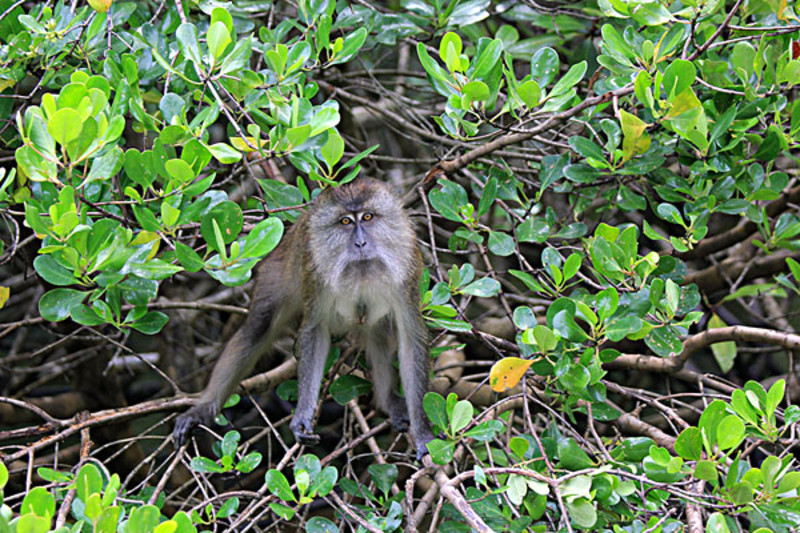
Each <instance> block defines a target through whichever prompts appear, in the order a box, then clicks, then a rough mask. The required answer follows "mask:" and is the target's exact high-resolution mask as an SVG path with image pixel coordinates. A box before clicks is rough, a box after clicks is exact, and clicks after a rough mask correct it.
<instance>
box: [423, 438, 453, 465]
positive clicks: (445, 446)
mask: <svg viewBox="0 0 800 533" xmlns="http://www.w3.org/2000/svg"><path fill="white" fill-rule="evenodd" d="M426 447H427V448H428V452H429V453H430V454H431V459H432V460H433V462H434V463H436V464H437V465H446V464H448V463H449V462H450V461H452V460H453V453H454V452H455V450H456V443H455V442H452V441H446V440H441V439H433V440H432V441H430V442H429V443H428V444H427V445H426Z"/></svg>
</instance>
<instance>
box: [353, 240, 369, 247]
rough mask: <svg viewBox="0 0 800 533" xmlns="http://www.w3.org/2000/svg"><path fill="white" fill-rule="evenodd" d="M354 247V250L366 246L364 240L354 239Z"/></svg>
mask: <svg viewBox="0 0 800 533" xmlns="http://www.w3.org/2000/svg"><path fill="white" fill-rule="evenodd" d="M353 244H355V245H356V248H363V247H365V246H366V245H367V241H366V239H356V240H355V242H354V243H353Z"/></svg>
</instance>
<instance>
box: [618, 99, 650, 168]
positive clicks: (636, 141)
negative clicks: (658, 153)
mask: <svg viewBox="0 0 800 533" xmlns="http://www.w3.org/2000/svg"><path fill="white" fill-rule="evenodd" d="M619 119H620V124H621V125H622V154H623V156H622V162H623V163H625V162H626V161H628V160H629V159H630V158H632V157H633V156H635V155H641V154H643V153H645V152H646V151H647V150H649V149H650V135H648V134H647V131H646V130H647V123H646V122H645V121H643V120H642V119H640V118H639V117H637V116H636V115H632V114H630V113H628V112H627V111H625V110H624V109H620V111H619Z"/></svg>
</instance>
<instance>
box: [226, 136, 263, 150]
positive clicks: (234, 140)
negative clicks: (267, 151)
mask: <svg viewBox="0 0 800 533" xmlns="http://www.w3.org/2000/svg"><path fill="white" fill-rule="evenodd" d="M245 139H247V141H245V140H244V139H242V138H241V137H230V141H231V144H232V145H233V147H234V148H236V149H237V150H239V151H240V152H254V151H255V150H254V149H253V148H251V147H252V146H259V145H260V146H261V148H264V147H265V146H267V143H268V142H269V141H268V140H267V139H256V138H255V137H250V136H247V137H245ZM248 143H250V144H248Z"/></svg>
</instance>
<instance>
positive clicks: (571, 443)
mask: <svg viewBox="0 0 800 533" xmlns="http://www.w3.org/2000/svg"><path fill="white" fill-rule="evenodd" d="M558 458H559V459H558V464H559V466H560V467H562V468H566V469H567V470H572V471H576V470H583V469H584V468H592V467H594V466H595V464H594V463H593V462H592V460H591V458H590V457H589V455H588V454H587V453H586V452H585V451H583V449H582V448H581V447H580V446H579V445H578V443H577V442H575V439H572V438H563V439H560V440H559V441H558Z"/></svg>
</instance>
